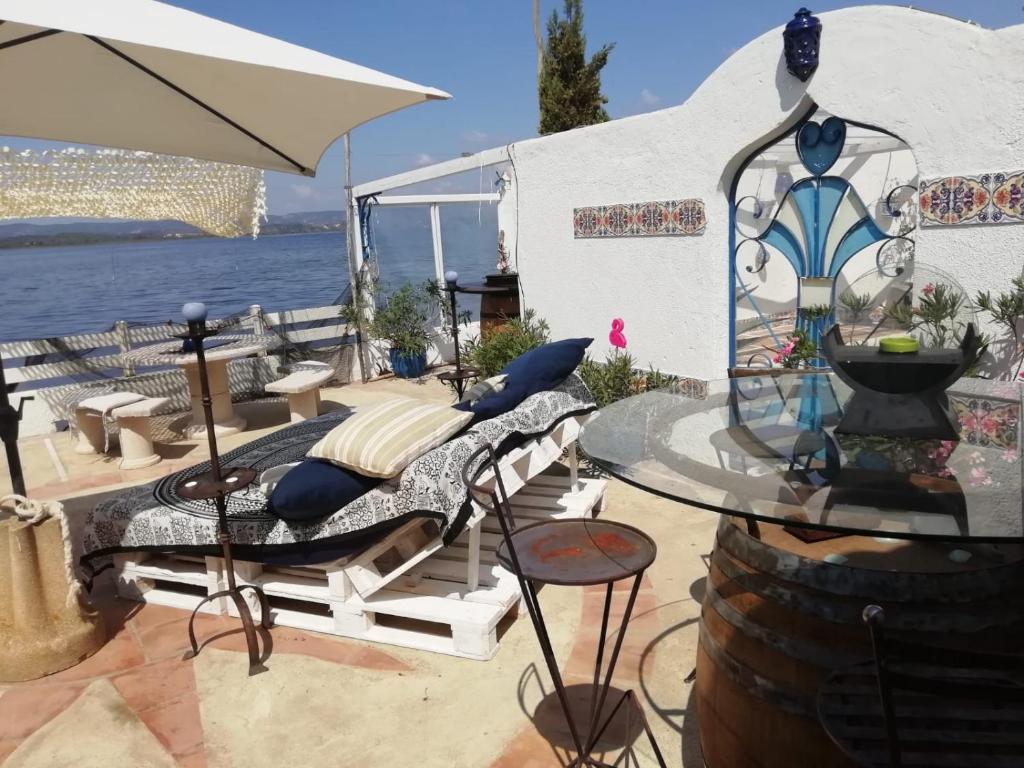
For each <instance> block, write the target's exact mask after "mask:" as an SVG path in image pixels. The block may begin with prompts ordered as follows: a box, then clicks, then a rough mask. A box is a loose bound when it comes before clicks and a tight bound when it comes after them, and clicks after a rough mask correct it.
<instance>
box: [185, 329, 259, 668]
mask: <svg viewBox="0 0 1024 768" xmlns="http://www.w3.org/2000/svg"><path fill="white" fill-rule="evenodd" d="M215 335H217V331H216V330H213V329H209V328H207V327H206V320H205V312H204V317H203V318H201V319H189V320H188V333H184V334H177V337H178V338H181V339H186V340H188V341H190V342H191V343H192V346H193V348H194V350H195V353H196V358H197V362H198V367H199V384H200V389H201V391H202V399H203V413H204V415H205V417H206V439H207V441H208V442H209V446H210V471H209V472H206V473H204V474H202V475H199V476H196V477H191V478H185V479H184V480H183V481H182V482H180V483H179V484H178V487H177V489H176V490H177V493H178V495H179V496H181V497H182V498H184V499H190V500H193V501H211V500H212V501H213V503H214V504H215V505H216V507H217V524H218V534H217V542H218V543H219V544H220V548H221V556H222V557H223V558H224V569H225V571H227V582H228V587H227V589H225V590H222V591H220V592H215V593H214V594H212V595H209V596H208V597H205V598H203V600H202V601H201V602H200V603H199V605H197V606H196V607H195V610H193V611H192V616H191V617H190V618H189V622H188V639H189V642H190V644H191V646H192V650H190V651H189V652H187V653H186V654H185V658H186V659H191V658H194V657H195V656H197V655H198V654H199V651H200V646H199V644H198V643H197V642H196V633H195V626H194V624H195V619H196V614H198V613H199V609H200V608H201V607H202V606H203V605H205V604H206V603H209V602H212V601H214V600H218V599H220V598H228V599H230V600H231V601H232V602H233V603H234V604H235V607H236V608H237V609H238V616H239V618H240V619H241V621H242V629H243V631H244V632H245V642H246V646H247V647H248V650H249V675H250V676H252V675H254V674H256V673H258V672H262V671H264V670H265V667H264V666H263V662H262V660H261V659H260V649H259V640H258V638H257V636H256V628H255V625H254V623H253V618H252V612H251V611H250V610H249V604H248V603H247V602H246V601H245V598H244V597H243V595H242V593H243V592H244V591H245V590H247V589H248V590H251V591H252V592H253V594H255V595H256V597H257V598H258V599H259V602H260V620H261V625H262V627H263V628H264V629H269V628H270V604H269V603H268V601H267V596H266V594H264V592H263V590H262V589H261V588H260V587H259V586H256V585H254V584H243V585H242V586H238V584H237V583H236V581H235V564H234V558H233V557H232V555H231V533H230V531H229V529H228V517H227V506H228V503H227V499H228V496H230V495H231V494H232V493H234V492H236V491H240V490H242V489H243V488H246V487H247V486H249V485H251V484H252V482H253V481H254V480H255V479H256V472H255V471H253V470H252V469H250V468H248V467H228V468H226V469H221V466H220V454H219V453H218V452H217V435H216V433H215V432H214V422H213V400H212V398H211V397H210V382H209V379H208V377H207V373H206V353H205V351H204V349H203V341H204V340H205V339H207V338H209V337H210V336H215Z"/></svg>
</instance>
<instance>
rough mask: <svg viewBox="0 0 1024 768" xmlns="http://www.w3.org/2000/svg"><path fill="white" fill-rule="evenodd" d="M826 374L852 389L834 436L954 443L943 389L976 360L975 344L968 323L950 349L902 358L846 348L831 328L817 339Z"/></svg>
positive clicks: (955, 431) (954, 429) (876, 350)
mask: <svg viewBox="0 0 1024 768" xmlns="http://www.w3.org/2000/svg"><path fill="white" fill-rule="evenodd" d="M822 348H823V351H824V353H825V357H826V358H827V359H828V362H829V364H830V365H831V366H832V370H834V371H835V373H836V375H837V376H838V377H839V378H840V379H842V380H843V381H844V382H846V383H847V384H848V385H849V386H850V388H851V389H853V397H851V398H850V401H849V402H848V403H847V404H846V407H845V408H844V413H843V418H842V419H841V420H840V422H839V424H838V425H837V426H836V430H835V431H836V432H838V433H841V434H842V433H846V434H852V435H881V436H885V437H907V438H914V439H920V440H928V439H934V440H956V439H958V438H959V436H960V431H959V426H958V423H957V420H956V417H955V416H954V415H953V413H952V411H951V410H950V407H949V399H948V398H947V397H946V389H948V388H949V387H950V386H951V385H952V384H953V383H954V382H955V381H956V380H957V379H959V378H960V377H961V376H963V374H964V372H965V371H966V370H967V369H968V368H969V367H970V366H971V365H972V364H973V363H974V362H975V361H976V360H977V358H978V353H979V352H980V350H981V339H980V338H978V335H977V333H976V332H975V330H974V324H973V323H968V324H967V330H966V332H965V333H964V338H963V341H962V342H961V343H960V346H959V347H957V348H955V349H923V350H920V351H917V352H910V353H904V354H898V353H891V352H883V351H882V350H881V349H880V348H878V347H864V346H847V345H846V344H845V343H843V337H842V335H841V334H840V332H839V326H838V325H833V326H832V328H831V329H830V330H829V332H828V333H827V334H825V336H824V338H823V339H822Z"/></svg>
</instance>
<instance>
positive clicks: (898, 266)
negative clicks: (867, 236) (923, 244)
mask: <svg viewBox="0 0 1024 768" xmlns="http://www.w3.org/2000/svg"><path fill="white" fill-rule="evenodd" d="M894 243H895V247H896V248H899V249H901V251H897V252H896V254H895V255H894V256H890V255H887V251H886V249H887V248H888V247H889V246H890V245H893V244H894ZM914 245H915V243H914V240H912V239H911V238H909V237H907V236H906V235H893V236H892V237H889V238H886V239H885V240H883V241H882V242H881V243H880V244H879V246H878V250H877V251H875V266H876V267H877V268H878V271H879V273H880V274H882V275H884V276H885V277H899V276H900V275H902V274H903V273H904V271H906V264H907V262H908V261H910V260H912V259H913V258H914ZM903 250H905V252H902V251H903Z"/></svg>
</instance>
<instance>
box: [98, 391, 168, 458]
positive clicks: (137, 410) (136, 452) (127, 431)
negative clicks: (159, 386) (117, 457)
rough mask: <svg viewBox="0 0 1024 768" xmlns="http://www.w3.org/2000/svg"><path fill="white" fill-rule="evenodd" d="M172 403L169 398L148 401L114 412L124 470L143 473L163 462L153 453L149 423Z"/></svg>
mask: <svg viewBox="0 0 1024 768" xmlns="http://www.w3.org/2000/svg"><path fill="white" fill-rule="evenodd" d="M170 402H171V401H170V398H167V397H147V398H146V399H145V400H138V401H136V402H134V403H129V404H128V405H122V406H121V407H120V408H115V409H114V410H113V411H112V415H113V417H114V418H115V419H117V424H118V426H119V427H120V428H121V464H120V468H121V469H142V468H143V467H151V466H153V465H154V464H157V463H158V462H159V461H160V454H158V453H157V452H156V451H154V450H153V429H152V425H151V423H150V420H151V418H152V417H153V416H156V415H158V414H160V413H164V412H165V411H166V410H167V406H168V404H169V403H170Z"/></svg>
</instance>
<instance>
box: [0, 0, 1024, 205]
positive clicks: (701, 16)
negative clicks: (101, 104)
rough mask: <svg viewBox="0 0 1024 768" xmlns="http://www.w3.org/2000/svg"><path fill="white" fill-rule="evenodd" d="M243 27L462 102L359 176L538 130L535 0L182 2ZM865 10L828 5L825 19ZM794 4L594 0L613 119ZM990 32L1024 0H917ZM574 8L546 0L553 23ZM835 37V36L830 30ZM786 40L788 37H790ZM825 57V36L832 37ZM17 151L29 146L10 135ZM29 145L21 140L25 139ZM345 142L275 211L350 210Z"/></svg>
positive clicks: (381, 139)
mask: <svg viewBox="0 0 1024 768" xmlns="http://www.w3.org/2000/svg"><path fill="white" fill-rule="evenodd" d="M170 2H171V3H172V4H173V5H178V6H181V7H184V8H188V9H190V10H193V11H197V12H199V13H203V14H206V15H209V16H215V17H217V18H219V19H222V20H224V21H227V22H230V23H233V24H237V25H239V26H243V27H247V28H249V29H254V30H256V31H259V32H263V33H265V34H269V35H273V36H275V37H280V38H283V39H285V40H288V41H289V42H293V43H297V44H299V45H304V46H307V47H309V48H314V49H316V50H319V51H323V52H324V53H329V54H332V55H335V56H339V57H341V58H344V59H348V60H350V61H353V62H356V63H358V64H362V65H364V66H368V67H373V68H375V69H380V70H383V71H385V72H388V73H389V74H393V75H397V76H399V77H404V78H407V79H409V80H413V81H416V82H419V83H422V84H425V85H432V86H436V87H438V88H442V89H444V90H446V91H448V92H449V93H451V94H452V95H453V97H454V98H453V99H451V100H450V101H446V102H432V103H427V104H424V105H421V106H417V107H413V108H410V109H407V110H404V111H402V112H399V113H396V114H394V115H390V116H387V117H384V118H381V119H380V120H377V121H374V122H372V123H370V124H368V125H366V126H364V127H362V128H360V129H358V130H357V131H356V132H355V133H354V136H353V154H354V157H353V172H354V176H355V180H356V182H357V183H358V182H360V181H366V180H369V179H373V178H377V177H380V176H385V175H389V174H392V173H397V172H399V171H402V170H407V169H409V168H412V167H415V166H417V165H425V164H428V163H430V162H434V161H438V160H444V159H448V158H451V157H456V156H458V155H459V154H460V153H461V152H471V151H475V150H479V149H484V148H487V147H492V146H499V145H502V144H506V143H508V142H510V141H514V140H518V139H524V138H530V137H532V136H536V131H537V98H536V52H535V47H534V42H533V28H532V16H531V1H530V0H429V1H424V0H371V1H370V2H366V1H365V0H359V1H356V0H285V1H282V0H170ZM862 4H867V3H856V2H850V1H849V0H847V1H846V2H820V3H814V4H812V5H811V8H812V10H813V11H815V12H816V13H817V12H823V11H827V10H832V9H835V8H842V7H847V6H850V5H862ZM798 5H799V2H791V1H790V0H786V2H782V1H781V0H730V1H729V2H723V1H722V0H719V2H708V0H640V2H632V3H630V2H624V1H623V0H584V12H585V19H586V31H587V36H588V43H589V45H590V47H591V49H594V48H596V47H598V46H599V45H601V44H602V43H605V42H615V43H616V47H615V50H614V51H613V52H612V55H611V58H610V59H609V63H608V66H607V67H606V68H605V71H604V77H603V82H604V90H605V93H606V95H607V96H608V97H609V100H610V101H609V104H608V111H609V113H610V114H611V116H612V117H613V118H614V117H623V116H626V115H632V114H637V113H640V112H648V111H651V110H654V109H660V108H663V107H668V106H673V105H676V104H680V103H682V102H683V101H684V100H685V99H686V97H687V96H688V95H689V94H690V93H692V92H693V91H694V89H695V88H696V87H697V86H698V85H700V83H701V82H702V81H703V80H704V79H705V78H706V77H707V75H708V74H710V73H711V72H712V71H713V70H714V69H715V68H716V67H717V66H718V65H719V64H720V63H721V62H722V61H723V60H724V59H725V58H726V57H727V56H728V55H729V54H730V53H731V52H732V51H734V50H736V49H737V48H740V47H742V46H743V45H744V44H745V43H746V42H748V41H750V40H752V39H754V38H755V37H757V36H758V35H760V34H762V33H763V32H765V31H767V30H769V29H771V28H773V27H775V26H778V25H779V24H782V23H785V22H786V21H787V20H788V19H789V18H790V17H791V16H792V14H793V11H795V10H796V8H797V7H798ZM914 5H915V7H918V8H926V9H928V10H933V11H937V12H940V13H947V14H950V15H953V16H958V17H961V18H962V17H964V15H965V13H967V12H968V11H969V13H970V14H971V17H972V18H973V19H974V20H975V21H977V22H979V23H980V24H982V25H983V26H986V27H993V28H998V27H1004V26H1008V25H1012V24H1019V23H1024V11H1022V8H1021V5H1022V0H981V1H980V2H969V3H965V2H963V0H959V1H958V2H955V1H954V0H918V1H917V2H915V3H914ZM556 6H557V7H559V8H561V6H562V0H542V4H541V7H542V14H543V16H544V18H545V19H546V17H547V16H548V15H550V13H551V11H552V9H554V8H555V7H556ZM826 34H827V32H826ZM780 45H781V42H780ZM824 45H825V48H826V50H827V38H826V42H825V43H824ZM10 143H12V144H16V143H19V142H14V141H11V142H10ZM22 143H23V142H22ZM341 175H342V158H341V142H340V141H339V142H337V143H336V144H335V146H334V147H332V149H331V150H330V151H329V152H328V154H327V155H326V157H325V158H324V160H323V161H322V162H321V164H320V172H319V177H318V178H316V179H304V178H299V177H292V176H288V175H286V174H276V173H270V174H268V187H269V196H270V200H269V202H270V212H271V213H288V212H292V211H301V210H322V209H327V208H338V207H340V202H341V195H342V180H341Z"/></svg>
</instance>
